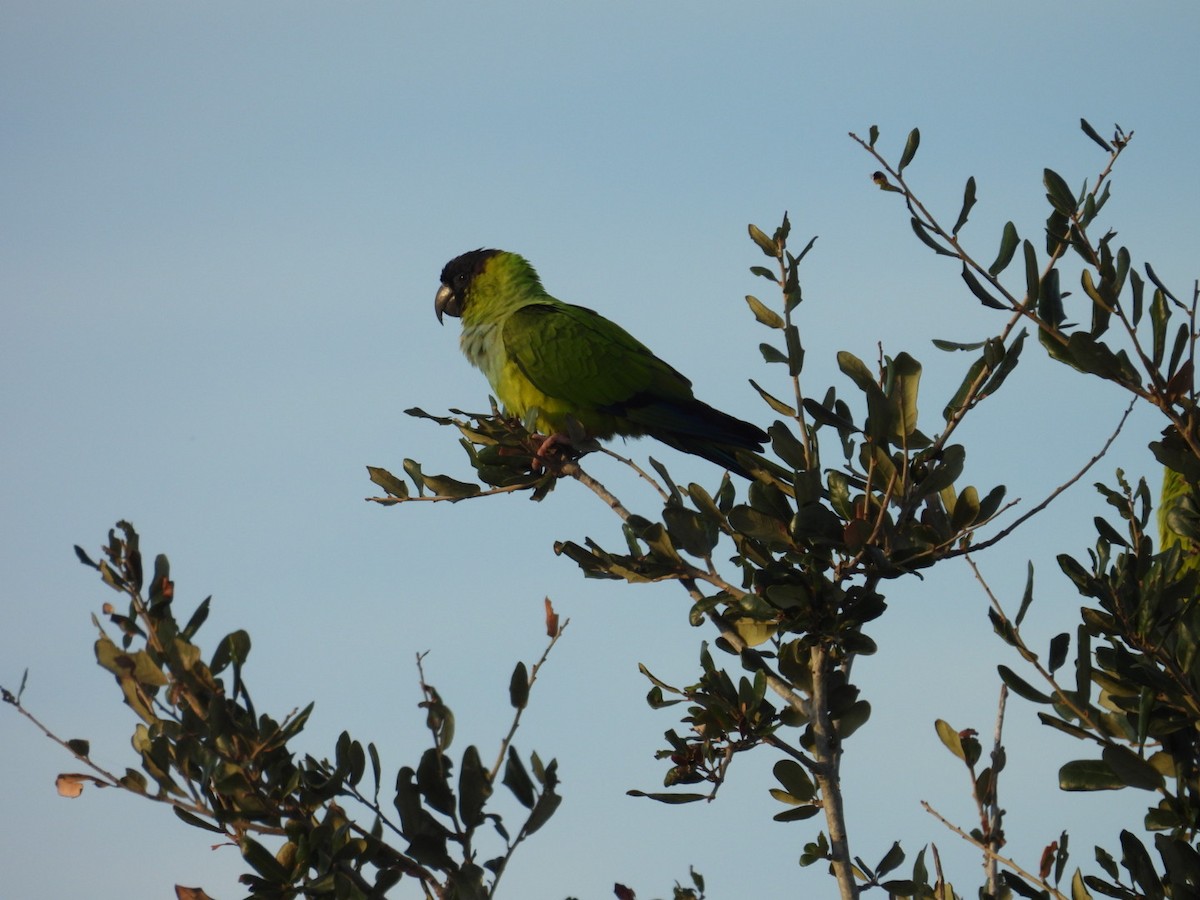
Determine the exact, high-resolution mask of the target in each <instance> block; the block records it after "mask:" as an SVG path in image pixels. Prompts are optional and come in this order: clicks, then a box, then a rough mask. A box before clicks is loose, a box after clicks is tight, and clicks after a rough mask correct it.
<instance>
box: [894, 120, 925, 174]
mask: <svg viewBox="0 0 1200 900" xmlns="http://www.w3.org/2000/svg"><path fill="white" fill-rule="evenodd" d="M920 146H921V130H920V129H919V128H914V129H913V130H912V131H910V132H909V133H908V140H907V141H905V142H904V152H903V153H902V154H901V155H900V165H899V166H897V167H896V171H897V172H903V171H904V169H905V167H906V166H908V164H909V163H910V162H912V161H913V157H914V156H916V155H917V148H918V147H920Z"/></svg>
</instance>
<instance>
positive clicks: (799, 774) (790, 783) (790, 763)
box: [772, 759, 817, 803]
mask: <svg viewBox="0 0 1200 900" xmlns="http://www.w3.org/2000/svg"><path fill="white" fill-rule="evenodd" d="M772 771H773V772H774V774H775V778H776V779H777V780H778V781H779V783H780V784H782V785H783V789H784V791H786V792H787V795H788V796H789V797H791V798H793V799H794V800H796V801H799V802H801V803H803V802H805V801H808V800H811V799H812V798H813V797H815V796H816V793H817V788H816V785H814V784H813V781H812V779H811V778H810V777H809V775H808V770H806V769H805V768H804V766H802V765H800V763H798V762H796V761H795V760H791V759H781V760H780V761H779V762H777V763H775V767H774V769H772Z"/></svg>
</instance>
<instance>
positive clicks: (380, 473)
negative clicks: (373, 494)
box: [367, 466, 408, 500]
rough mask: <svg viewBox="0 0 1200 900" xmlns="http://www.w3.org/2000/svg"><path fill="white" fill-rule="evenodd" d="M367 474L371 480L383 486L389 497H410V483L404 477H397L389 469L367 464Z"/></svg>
mask: <svg viewBox="0 0 1200 900" xmlns="http://www.w3.org/2000/svg"><path fill="white" fill-rule="evenodd" d="M367 474H368V475H369V476H370V478H371V481H372V482H374V483H375V484H377V485H379V486H380V487H381V488H383V490H384V492H385V493H387V495H388V496H389V497H398V498H399V499H401V500H405V499H407V498H408V483H407V482H406V481H404V479H402V478H397V477H396V476H395V475H393V474H392V473H391V472H389V471H388V470H387V469H380V468H378V467H376V466H367Z"/></svg>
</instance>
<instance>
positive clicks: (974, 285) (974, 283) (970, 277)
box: [962, 263, 1010, 309]
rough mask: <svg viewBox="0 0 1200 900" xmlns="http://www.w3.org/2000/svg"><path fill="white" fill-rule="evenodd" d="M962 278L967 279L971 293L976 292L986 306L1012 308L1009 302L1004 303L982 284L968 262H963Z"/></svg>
mask: <svg viewBox="0 0 1200 900" xmlns="http://www.w3.org/2000/svg"><path fill="white" fill-rule="evenodd" d="M962 279H963V281H965V282H966V283H967V287H968V288H970V290H971V293H972V294H974V295H975V297H976V298H977V299H978V300H979V302H980V303H982V304H983V305H984V306H987V307H990V308H992V309H1009V308H1010V307H1009V304H1007V303H1003V302H1001V301H1000V300H997V299H996V298H995V297H993V296H992V295H991V294H989V293H988V292H987V289H986V288H985V287H984V286H983V285H982V284H980V282H979V279H978V278H976V277H975V274H974V273H973V272H972V271H971V270H970V269H969V268H967V264H966V263H963V267H962Z"/></svg>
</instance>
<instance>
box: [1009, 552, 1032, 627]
mask: <svg viewBox="0 0 1200 900" xmlns="http://www.w3.org/2000/svg"><path fill="white" fill-rule="evenodd" d="M1031 603H1033V563H1032V562H1028V563H1026V568H1025V593H1024V594H1022V595H1021V605H1020V607H1018V609H1017V617H1016V619H1014V620H1013V621H1014V622H1015V623H1016V625H1017V627H1018V628H1020V627H1021V620H1022V619H1024V618H1025V613H1027V612H1029V605H1030V604H1031Z"/></svg>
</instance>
